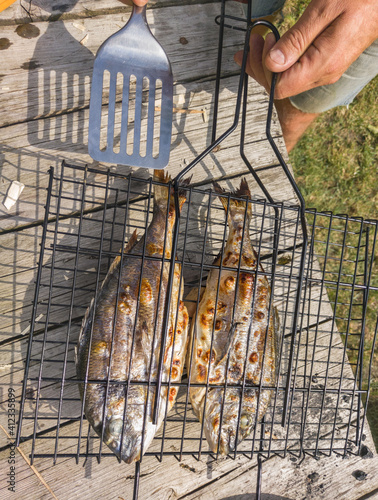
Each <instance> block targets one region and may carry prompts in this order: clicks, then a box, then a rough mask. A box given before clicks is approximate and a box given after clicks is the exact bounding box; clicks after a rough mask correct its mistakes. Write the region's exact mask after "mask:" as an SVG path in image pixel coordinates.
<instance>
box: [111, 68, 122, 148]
mask: <svg viewBox="0 0 378 500" xmlns="http://www.w3.org/2000/svg"><path fill="white" fill-rule="evenodd" d="M122 95H123V74H122V73H117V81H116V99H115V116H114V138H113V151H114V153H116V154H118V153H119V152H120V151H121V133H122V127H121V124H122V121H121V120H122V118H121V117H122Z"/></svg>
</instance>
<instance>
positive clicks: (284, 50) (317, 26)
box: [265, 0, 338, 73]
mask: <svg viewBox="0 0 378 500" xmlns="http://www.w3.org/2000/svg"><path fill="white" fill-rule="evenodd" d="M333 4H338V2H324V0H313V1H312V2H311V3H310V5H309V6H308V7H307V9H306V10H305V12H304V13H303V15H302V16H301V18H300V19H299V21H298V22H297V23H296V24H295V25H294V26H293V27H292V28H291V29H289V30H288V31H287V32H286V33H285V34H284V35H283V36H282V38H281V39H280V40H278V42H277V43H276V44H275V45H274V47H272V49H271V50H270V52H269V54H268V55H267V57H266V59H265V64H266V66H267V68H268V69H269V70H270V71H275V72H277V73H278V72H282V71H285V70H287V69H288V68H290V67H291V66H293V64H295V63H296V62H297V61H298V59H299V58H300V57H301V56H302V55H303V54H304V53H305V52H306V50H307V49H308V48H309V47H310V45H311V44H312V42H313V41H314V40H315V39H316V38H317V37H318V36H319V35H320V34H321V33H322V32H323V31H324V30H325V29H326V28H327V27H328V26H329V24H330V23H332V21H333V20H334V19H335V17H337V12H336V10H335V8H334V7H335V6H334V5H333Z"/></svg>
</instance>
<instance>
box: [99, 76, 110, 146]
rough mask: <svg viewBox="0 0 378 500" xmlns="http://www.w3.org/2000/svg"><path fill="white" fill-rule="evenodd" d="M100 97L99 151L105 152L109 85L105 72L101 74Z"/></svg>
mask: <svg viewBox="0 0 378 500" xmlns="http://www.w3.org/2000/svg"><path fill="white" fill-rule="evenodd" d="M101 83H102V97H101V126H100V151H106V149H107V142H108V121H109V118H108V117H109V85H110V73H109V71H108V70H105V71H104V72H103V74H102V82H101Z"/></svg>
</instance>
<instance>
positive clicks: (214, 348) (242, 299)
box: [188, 179, 279, 455]
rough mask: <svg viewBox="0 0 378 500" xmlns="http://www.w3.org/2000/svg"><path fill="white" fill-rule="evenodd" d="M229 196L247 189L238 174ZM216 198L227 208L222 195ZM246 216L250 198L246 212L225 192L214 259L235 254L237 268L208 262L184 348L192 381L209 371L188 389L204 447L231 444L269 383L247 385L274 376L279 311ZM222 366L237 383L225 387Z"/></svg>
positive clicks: (248, 427) (227, 259)
mask: <svg viewBox="0 0 378 500" xmlns="http://www.w3.org/2000/svg"><path fill="white" fill-rule="evenodd" d="M214 186H215V189H216V190H217V192H218V193H219V194H220V195H222V194H223V193H224V191H223V189H221V188H220V187H219V186H218V185H217V184H215V183H214ZM233 196H248V197H250V192H249V188H248V184H247V182H246V181H245V179H243V181H242V183H241V186H240V188H239V189H238V190H237V191H236V193H233ZM220 199H221V201H222V204H223V206H224V208H225V209H226V211H227V207H228V198H226V197H225V196H220ZM251 216H252V213H251V205H250V204H248V209H247V213H246V202H245V201H242V200H240V201H239V200H232V199H230V202H229V207H228V226H229V234H228V239H227V242H226V245H225V248H224V251H223V255H222V256H219V257H218V258H217V259H216V261H215V262H214V264H215V265H216V266H219V265H220V264H221V258H222V259H223V260H222V266H223V268H224V267H226V268H238V266H239V259H240V258H241V265H240V273H239V278H238V272H237V271H232V270H229V269H223V268H222V271H221V273H219V270H218V269H211V270H210V272H209V275H208V277H207V281H206V288H205V291H204V293H203V296H202V298H201V300H200V303H199V306H198V311H197V314H196V316H193V317H194V318H196V321H193V324H192V328H191V334H190V339H191V346H190V349H189V350H188V358H189V357H190V353H191V351H192V350H193V355H192V363H191V374H190V380H191V382H192V383H199V384H206V382H207V379H209V387H210V388H209V390H208V392H207V394H206V388H205V387H192V388H191V389H190V400H191V403H192V407H193V410H194V413H195V414H196V416H197V417H198V418H199V420H200V421H201V422H203V426H204V432H205V436H206V439H207V441H208V443H209V445H210V448H211V450H212V451H213V452H215V453H216V452H218V451H219V453H220V454H222V455H226V454H228V453H229V452H231V451H233V450H234V449H235V446H236V445H237V443H240V442H241V441H242V440H243V439H244V438H246V437H247V436H248V435H249V434H250V433H251V432H252V431H253V429H254V427H255V425H256V422H259V421H260V420H261V419H262V418H263V416H264V414H265V412H266V410H267V408H268V406H269V403H270V399H271V397H272V393H273V391H272V390H269V389H263V390H261V391H259V389H258V388H256V387H253V385H254V386H256V385H258V384H260V382H261V384H262V385H264V386H274V385H275V384H276V381H277V376H276V369H277V364H278V363H277V343H278V330H279V325H278V316H277V312H276V310H275V308H274V307H273V306H270V299H271V290H270V286H269V282H268V279H267V278H266V276H265V275H263V274H261V273H262V272H263V268H262V266H261V265H259V267H258V263H257V260H258V256H257V254H256V252H255V250H254V249H253V247H252V243H251V240H250V238H249V224H250V220H251ZM244 227H245V231H244V236H243V229H244ZM218 288H219V290H218ZM269 308H271V311H270V312H269ZM268 323H269V324H268ZM265 344H266V345H265ZM264 350H265V354H264ZM227 362H228V370H227ZM188 364H189V363H188ZM226 370H227V384H231V385H232V384H241V383H242V382H243V379H244V377H245V381H246V385H245V389H244V391H242V389H241V388H237V387H232V386H231V387H229V386H228V387H227V388H226V394H225V388H224V384H225V382H226ZM216 385H220V386H222V385H223V387H219V388H218V387H214V386H216ZM222 406H223V408H222ZM221 417H222V418H221ZM238 422H239V424H238ZM237 434H238V436H237V437H236V435H237ZM218 446H219V448H218Z"/></svg>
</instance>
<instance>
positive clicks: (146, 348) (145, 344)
mask: <svg viewBox="0 0 378 500" xmlns="http://www.w3.org/2000/svg"><path fill="white" fill-rule="evenodd" d="M139 339H140V344H141V348H142V352H143V354H144V357H145V359H146V362H147V363H149V362H150V354H151V350H152V349H151V338H150V335H149V333H148V325H147V322H146V321H143V323H142V327H141V329H140V337H139Z"/></svg>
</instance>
